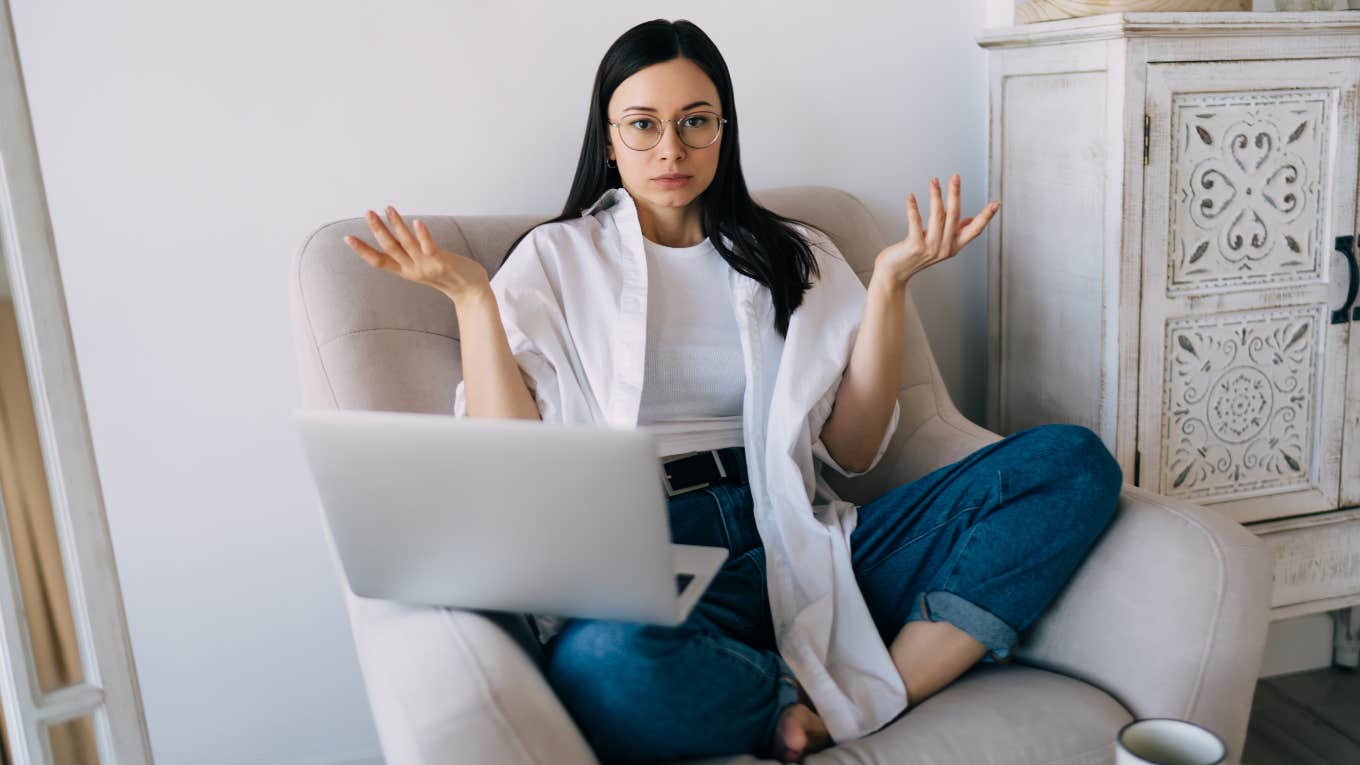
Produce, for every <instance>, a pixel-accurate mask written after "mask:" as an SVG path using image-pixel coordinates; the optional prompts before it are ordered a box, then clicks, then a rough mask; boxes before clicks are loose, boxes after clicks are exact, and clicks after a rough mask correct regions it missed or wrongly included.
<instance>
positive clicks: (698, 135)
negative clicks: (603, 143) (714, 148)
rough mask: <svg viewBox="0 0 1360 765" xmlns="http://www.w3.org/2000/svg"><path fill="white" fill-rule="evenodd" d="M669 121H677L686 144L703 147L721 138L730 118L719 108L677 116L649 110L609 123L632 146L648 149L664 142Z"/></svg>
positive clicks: (641, 149) (676, 126)
mask: <svg viewBox="0 0 1360 765" xmlns="http://www.w3.org/2000/svg"><path fill="white" fill-rule="evenodd" d="M667 122H674V123H675V129H676V131H677V132H679V133H680V140H681V141H682V142H683V143H684V144H685V145H686V146H688V147H690V148H691V149H702V148H704V147H705V146H711V145H712V144H713V142H714V141H716V140H718V134H719V133H720V132H721V131H722V126H723V123H724V122H727V118H726V117H719V116H718V115H717V113H716V112H690V113H689V114H686V115H685V116H683V117H679V118H677V119H673V120H659V119H656V118H655V117H650V116H648V115H646V114H630V115H628V116H627V117H623V118H621V119H620V121H618V122H610V123H609V124H610V126H612V127H616V128H618V129H619V137H620V138H622V139H623V142H624V144H626V145H627V146H628V148H630V149H633V150H635V151H647V150H648V149H650V148H652V147H653V146H656V145H657V144H659V143H661V136H662V135H663V134H664V133H665V132H666V123H667Z"/></svg>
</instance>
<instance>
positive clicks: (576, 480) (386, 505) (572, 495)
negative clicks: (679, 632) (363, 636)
mask: <svg viewBox="0 0 1360 765" xmlns="http://www.w3.org/2000/svg"><path fill="white" fill-rule="evenodd" d="M293 420H294V422H295V423H296V424H297V427H298V429H299V432H300V434H301V436H302V442H303V447H304V450H305V452H306V457H307V462H308V464H309V465H310V467H311V472H312V477H313V479H314V480H315V482H316V486H317V489H318V491H319V493H320V495H321V504H322V507H323V509H324V512H325V516H326V519H327V521H328V522H329V526H330V532H331V537H332V539H333V540H334V543H335V547H336V550H337V553H338V556H339V558H340V564H341V567H342V568H343V569H344V572H345V576H346V578H347V579H348V580H349V586H350V589H351V590H353V591H354V593H355V594H357V595H361V596H364V597H370V598H383V599H387V600H398V601H404V602H409V603H424V604H433V605H442V606H454V607H459V608H475V609H489V610H500V611H517V612H530V613H536V614H553V615H558V616H576V617H589V618H595V619H618V620H624V621H636V622H646V623H651V624H663V625H675V624H679V623H680V622H682V621H684V620H685V618H686V617H687V616H688V615H689V612H690V610H691V609H692V608H693V607H694V604H695V603H696V602H698V600H699V596H700V595H701V594H702V593H703V591H704V590H705V589H706V588H707V587H708V585H709V583H710V582H711V581H712V579H713V576H714V574H715V573H716V572H717V571H718V569H719V567H720V566H721V565H722V563H723V561H724V560H725V559H726V558H727V550H726V549H725V548H721V547H700V546H694V545H678V544H672V543H671V541H670V528H669V521H668V517H669V516H668V515H667V512H666V502H665V499H664V498H663V496H664V495H663V490H662V486H661V474H660V470H661V466H660V463H659V461H658V459H657V452H656V443H655V441H654V436H653V435H652V434H650V433H649V432H647V431H646V430H645V429H637V430H623V429H616V428H608V427H603V426H580V425H570V426H568V425H557V424H547V423H543V422H539V421H530V420H501V419H486V418H457V417H453V416H451V415H436V414H414V413H409V412H378V411H366V410H301V409H299V410H295V411H294V413H293Z"/></svg>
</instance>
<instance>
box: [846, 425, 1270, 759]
mask: <svg viewBox="0 0 1360 765" xmlns="http://www.w3.org/2000/svg"><path fill="white" fill-rule="evenodd" d="M999 438H1001V437H1000V436H999V435H997V434H995V433H992V432H991V431H988V430H986V429H984V428H981V427H978V426H977V425H975V424H973V423H972V422H969V421H968V420H967V419H965V418H964V417H962V416H961V415H959V414H958V412H957V411H954V410H952V408H950V407H946V408H945V409H944V411H941V412H940V413H939V414H937V415H935V416H931V417H928V418H927V419H925V420H924V421H923V422H922V423H921V424H920V425H919V427H917V428H916V429H915V430H914V431H913V432H912V433H911V434H909V435H908V436H907V442H906V444H905V445H904V448H903V449H901V450H899V451H898V454H899V455H903V456H902V457H901V459H902V460H908V459H909V460H913V461H912V462H905V461H904V462H901V463H900V464H898V465H897V466H896V469H897V471H899V472H898V476H899V477H898V478H897V480H898V481H899V482H900V481H901V480H902V478H901V477H900V476H901V475H902V474H908V475H910V476H919V475H923V474H925V473H927V472H929V471H930V470H933V469H935V468H936V467H939V466H941V465H946V464H949V463H950V462H952V461H954V460H957V459H960V458H962V457H964V456H966V455H968V454H970V453H971V452H972V451H974V450H976V449H977V448H979V447H981V446H983V445H985V444H987V443H990V442H993V441H996V440H998V439H999ZM917 462H919V463H920V464H916V463H917ZM876 472H879V471H876ZM880 480H889V481H890V480H891V479H880ZM877 489H878V487H873V488H872V489H870V490H871V491H873V490H877ZM1273 577H1274V566H1273V562H1272V560H1271V556H1270V552H1269V548H1268V547H1267V546H1266V544H1265V543H1264V542H1263V541H1262V540H1261V539H1260V538H1258V537H1257V536H1256V535H1255V534H1253V533H1251V532H1250V531H1248V530H1247V529H1246V528H1244V527H1243V526H1242V525H1240V524H1239V523H1237V522H1236V521H1234V520H1232V519H1231V518H1230V517H1228V516H1227V515H1225V514H1223V513H1221V512H1219V511H1217V510H1215V509H1213V508H1211V507H1203V506H1200V505H1195V504H1192V503H1189V502H1185V501H1182V500H1178V499H1173V498H1170V497H1164V496H1161V495H1158V494H1155V493H1153V492H1150V491H1147V490H1145V489H1141V488H1138V487H1136V486H1133V485H1131V484H1125V485H1124V490H1123V493H1122V494H1121V496H1120V501H1119V509H1118V512H1117V513H1116V514H1115V517H1114V520H1113V521H1112V522H1111V524H1110V526H1109V527H1108V528H1107V529H1106V530H1105V532H1104V533H1103V534H1102V535H1101V537H1100V538H1099V539H1098V540H1097V541H1096V544H1095V546H1094V547H1093V548H1092V550H1091V552H1090V554H1089V555H1088V557H1087V558H1086V560H1085V561H1083V562H1082V565H1081V566H1080V567H1079V568H1078V569H1077V571H1076V573H1075V574H1074V575H1073V577H1072V579H1071V580H1070V581H1069V582H1068V583H1067V586H1066V587H1064V589H1063V590H1062V591H1061V592H1059V593H1058V596H1057V597H1056V598H1055V599H1054V601H1053V603H1052V604H1050V606H1049V608H1048V609H1047V610H1046V611H1045V612H1044V614H1043V616H1041V617H1040V618H1039V621H1038V622H1036V623H1035V624H1034V625H1032V626H1031V627H1030V629H1029V630H1027V631H1026V632H1025V633H1023V634H1022V635H1021V639H1020V642H1019V644H1018V645H1017V647H1016V650H1015V654H1014V655H1015V660H1016V661H1017V663H1023V664H1028V665H1032V666H1037V667H1041V668H1044V669H1048V670H1051V671H1055V672H1060V673H1062V674H1064V675H1068V676H1070V677H1075V678H1077V679H1080V680H1083V681H1085V682H1088V683H1090V684H1091V685H1094V686H1096V687H1098V688H1100V689H1102V690H1104V691H1106V692H1107V693H1109V694H1110V695H1111V696H1113V697H1114V698H1115V699H1117V700H1118V701H1119V702H1120V703H1121V704H1123V705H1124V706H1125V708H1127V709H1128V710H1129V711H1130V712H1131V713H1132V714H1133V715H1134V716H1135V717H1139V718H1141V717H1178V718H1181V719H1185V720H1190V721H1192V722H1195V723H1197V724H1199V725H1203V726H1204V727H1206V728H1208V729H1209V730H1212V731H1214V732H1215V733H1217V734H1218V735H1219V736H1220V737H1222V739H1223V741H1224V743H1225V744H1227V746H1228V750H1229V760H1230V761H1233V760H1234V759H1235V758H1240V757H1241V753H1242V746H1243V744H1244V743H1245V740H1246V732H1247V722H1248V718H1249V717H1250V714H1251V701H1252V695H1253V694H1254V693H1255V688H1256V680H1257V676H1258V674H1259V672H1260V666H1261V659H1262V656H1263V654H1264V652H1265V641H1266V628H1267V627H1268V625H1269V621H1270V614H1269V612H1270V597H1271V590H1272V586H1273Z"/></svg>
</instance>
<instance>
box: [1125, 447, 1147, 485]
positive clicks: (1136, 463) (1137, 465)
mask: <svg viewBox="0 0 1360 765" xmlns="http://www.w3.org/2000/svg"><path fill="white" fill-rule="evenodd" d="M1142 466H1143V453H1142V452H1141V451H1139V450H1137V449H1134V450H1133V476H1132V477H1130V478H1129V480H1127V481H1125V483H1131V484H1133V485H1134V486H1137V485H1138V473H1139V470H1140V469H1141V468H1142Z"/></svg>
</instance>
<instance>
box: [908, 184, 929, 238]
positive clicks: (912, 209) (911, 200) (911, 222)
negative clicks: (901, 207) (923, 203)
mask: <svg viewBox="0 0 1360 765" xmlns="http://www.w3.org/2000/svg"><path fill="white" fill-rule="evenodd" d="M913 234H915V235H917V236H925V226H924V225H922V224H921V208H920V207H918V206H917V205H916V195H915V194H908V195H907V238H908V239H910V238H911V237H912V235H913Z"/></svg>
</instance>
